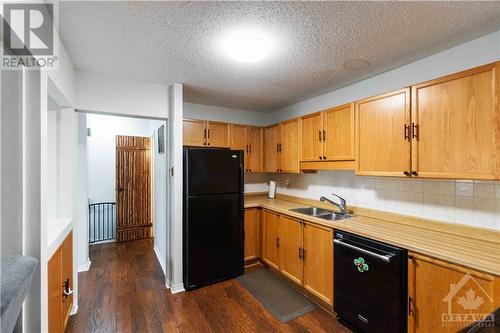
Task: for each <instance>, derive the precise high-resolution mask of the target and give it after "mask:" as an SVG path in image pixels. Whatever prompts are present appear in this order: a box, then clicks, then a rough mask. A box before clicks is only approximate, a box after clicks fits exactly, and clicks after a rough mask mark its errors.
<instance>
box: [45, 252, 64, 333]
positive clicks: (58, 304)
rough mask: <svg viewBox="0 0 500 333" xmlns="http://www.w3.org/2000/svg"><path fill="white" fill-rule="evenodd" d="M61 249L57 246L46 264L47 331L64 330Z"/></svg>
mask: <svg viewBox="0 0 500 333" xmlns="http://www.w3.org/2000/svg"><path fill="white" fill-rule="evenodd" d="M61 267H62V251H61V248H58V249H57V251H56V252H55V253H54V255H52V257H51V258H50V260H49V263H48V264H47V280H48V303H49V304H48V310H49V332H51V333H52V332H64V329H63V327H64V324H63V314H62V299H61V298H62V289H61Z"/></svg>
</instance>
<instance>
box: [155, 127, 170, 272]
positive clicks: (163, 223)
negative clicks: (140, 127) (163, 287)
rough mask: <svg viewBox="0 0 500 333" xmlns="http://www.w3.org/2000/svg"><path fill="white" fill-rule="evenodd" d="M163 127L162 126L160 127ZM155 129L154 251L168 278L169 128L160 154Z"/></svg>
mask: <svg viewBox="0 0 500 333" xmlns="http://www.w3.org/2000/svg"><path fill="white" fill-rule="evenodd" d="M160 126H161V125H160ZM153 129H154V140H153V141H154V145H153V193H154V194H153V199H154V201H153V220H154V222H153V235H154V237H155V244H154V251H155V253H156V256H157V257H158V261H159V262H160V265H161V268H162V270H163V274H165V276H167V267H166V265H167V259H166V258H167V219H168V216H167V211H168V208H167V205H168V201H167V200H168V196H167V190H168V189H167V182H168V179H167V176H168V164H167V156H168V146H167V145H166V143H167V140H166V139H167V138H168V132H167V131H168V128H167V126H166V124H165V130H164V137H163V142H164V149H165V152H164V153H161V154H160V153H159V152H158V128H153Z"/></svg>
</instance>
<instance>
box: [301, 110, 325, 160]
mask: <svg viewBox="0 0 500 333" xmlns="http://www.w3.org/2000/svg"><path fill="white" fill-rule="evenodd" d="M300 122H301V128H302V130H301V132H302V133H301V134H302V135H301V141H302V142H301V153H300V160H301V161H319V160H322V158H323V116H322V113H321V112H316V113H313V114H308V115H306V116H302V117H301V118H300Z"/></svg>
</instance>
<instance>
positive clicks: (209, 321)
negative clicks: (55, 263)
mask: <svg viewBox="0 0 500 333" xmlns="http://www.w3.org/2000/svg"><path fill="white" fill-rule="evenodd" d="M152 244H153V239H147V240H141V241H135V242H128V243H121V244H116V243H108V244H101V245H94V246H91V247H90V258H91V260H92V265H91V267H90V270H89V271H88V272H84V273H80V274H79V283H80V286H79V287H80V297H79V308H78V314H77V315H76V316H72V317H71V318H70V320H69V325H68V330H67V332H82V333H83V332H276V331H281V332H308V331H311V332H348V331H347V330H346V329H345V328H344V327H343V326H341V325H340V324H338V323H337V322H336V320H335V319H334V318H333V316H332V315H331V314H329V313H327V312H326V311H324V310H322V309H316V310H314V311H313V312H310V313H308V314H306V315H304V316H302V317H300V318H297V319H295V320H292V321H290V322H288V323H287V324H281V323H280V322H279V321H277V320H276V319H275V318H274V317H273V316H272V315H271V314H270V313H268V312H266V311H265V310H264V308H263V307H262V306H261V305H260V304H259V303H257V301H256V300H255V299H254V298H253V297H252V296H251V295H250V294H249V293H248V292H247V291H246V290H245V289H244V288H243V287H241V286H240V284H239V283H238V282H237V281H236V280H229V281H225V282H222V283H218V284H215V285H212V286H209V287H205V288H202V289H198V290H195V291H192V292H184V293H179V294H175V295H172V294H170V291H169V290H167V289H165V287H164V283H163V281H164V279H163V273H162V271H161V267H160V265H159V263H158V261H157V260H156V257H155V254H154V252H153V245H152Z"/></svg>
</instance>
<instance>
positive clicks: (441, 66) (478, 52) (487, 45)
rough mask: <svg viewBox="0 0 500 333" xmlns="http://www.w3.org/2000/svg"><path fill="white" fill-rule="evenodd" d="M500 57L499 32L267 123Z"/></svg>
mask: <svg viewBox="0 0 500 333" xmlns="http://www.w3.org/2000/svg"><path fill="white" fill-rule="evenodd" d="M499 59H500V31H497V32H495V33H492V34H489V35H486V36H483V37H481V38H477V39H475V40H472V41H469V42H467V43H464V44H461V45H458V46H456V47H453V48H451V49H448V50H445V51H442V52H439V53H436V54H434V55H431V56H429V57H426V58H423V59H420V60H417V61H415V62H412V63H410V64H407V65H404V66H401V67H398V68H396V69H393V70H391V71H388V72H385V73H382V74H379V75H377V76H374V77H372V78H369V79H366V80H363V81H360V82H357V83H354V84H351V85H348V86H346V87H344V88H340V89H337V90H334V91H331V92H329V93H326V94H323V95H320V96H317V97H314V98H310V99H307V100H305V101H302V102H299V103H296V104H293V105H291V106H288V107H285V108H283V109H281V110H278V111H275V112H272V113H271V115H270V122H269V124H272V123H276V122H279V121H282V120H286V119H290V118H293V117H296V116H300V115H304V114H307V113H312V112H314V111H320V110H323V109H326V108H329V107H333V106H337V105H341V104H344V103H349V102H352V101H355V100H358V99H362V98H366V97H370V96H373V95H377V94H380V93H384V92H388V91H391V90H395V89H400V88H403V87H407V86H410V85H412V84H415V83H419V82H423V81H426V80H430V79H434V78H437V77H440V76H443V75H447V74H451V73H455V72H459V71H461V70H466V69H469V68H472V67H476V66H480V65H484V64H488V63H491V62H494V61H497V60H499Z"/></svg>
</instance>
